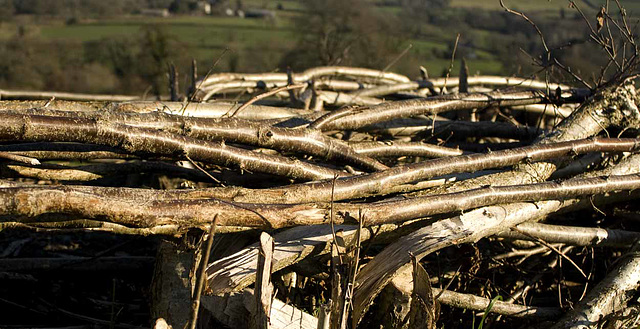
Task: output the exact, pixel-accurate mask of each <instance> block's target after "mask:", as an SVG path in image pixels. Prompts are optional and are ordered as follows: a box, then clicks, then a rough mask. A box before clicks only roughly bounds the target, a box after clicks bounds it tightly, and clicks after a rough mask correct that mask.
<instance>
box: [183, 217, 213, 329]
mask: <svg viewBox="0 0 640 329" xmlns="http://www.w3.org/2000/svg"><path fill="white" fill-rule="evenodd" d="M217 225H218V214H215V216H213V220H212V221H211V226H210V227H209V237H208V238H207V245H206V246H205V248H204V255H203V256H202V260H201V262H200V264H201V266H200V273H199V274H198V281H197V284H196V289H195V291H194V296H193V300H192V302H191V317H190V319H189V328H190V329H195V328H196V324H197V323H198V311H199V310H200V297H201V296H202V291H203V290H204V283H205V280H206V278H207V273H206V271H207V265H208V263H209V256H210V255H211V246H213V237H214V235H215V234H216V226H217Z"/></svg>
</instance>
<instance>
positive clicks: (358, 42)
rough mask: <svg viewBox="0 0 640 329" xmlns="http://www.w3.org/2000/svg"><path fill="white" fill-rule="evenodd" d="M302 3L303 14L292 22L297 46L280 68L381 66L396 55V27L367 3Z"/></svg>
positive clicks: (309, 0)
mask: <svg viewBox="0 0 640 329" xmlns="http://www.w3.org/2000/svg"><path fill="white" fill-rule="evenodd" d="M303 4H304V5H305V9H306V10H305V15H302V16H301V17H300V18H299V19H298V21H297V22H296V27H297V31H298V35H299V36H300V39H299V42H298V45H297V47H296V48H295V49H294V50H293V51H291V52H290V53H289V54H288V55H287V56H285V58H284V59H283V63H282V64H283V65H282V66H291V67H293V68H296V67H297V68H302V67H310V66H313V65H336V64H342V65H362V66H380V65H382V66H384V65H385V64H381V63H385V62H386V63H388V61H389V57H390V56H393V54H397V52H398V50H397V47H398V43H399V42H398V40H399V38H397V33H396V32H397V31H398V30H397V28H395V26H396V24H393V23H391V22H390V21H389V20H390V19H391V18H385V17H383V15H381V14H380V13H379V12H377V11H375V7H374V6H372V5H371V3H370V2H368V1H364V0H352V1H349V5H348V6H345V3H344V1H342V0H303Z"/></svg>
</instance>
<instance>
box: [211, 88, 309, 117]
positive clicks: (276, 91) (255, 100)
mask: <svg viewBox="0 0 640 329" xmlns="http://www.w3.org/2000/svg"><path fill="white" fill-rule="evenodd" d="M306 86H307V84H306V83H298V84H295V85H287V86H284V87H280V88H276V89H273V90H270V91H267V92H265V93H262V94H260V95H257V96H255V97H253V98H251V99H250V100H249V101H247V102H246V103H244V104H242V106H240V107H238V108H237V109H235V111H233V110H231V111H229V112H227V113H226V114H225V115H224V116H223V117H229V118H233V117H234V116H235V115H236V114H238V113H240V111H242V110H244V109H246V108H247V107H249V105H251V104H253V103H255V102H257V101H259V100H261V99H263V98H266V97H269V96H272V95H275V94H277V93H279V92H281V91H287V90H294V89H300V88H304V87H306ZM232 111H233V112H232Z"/></svg>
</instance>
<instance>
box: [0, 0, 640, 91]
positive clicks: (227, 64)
mask: <svg viewBox="0 0 640 329" xmlns="http://www.w3.org/2000/svg"><path fill="white" fill-rule="evenodd" d="M371 2H372V5H375V7H374V10H375V11H376V12H378V13H380V14H381V15H382V16H383V17H386V18H391V19H396V20H397V22H399V23H398V24H400V23H406V22H404V21H405V20H406V19H405V17H404V15H405V14H406V12H405V11H403V9H402V8H401V7H399V6H397V5H396V6H394V5H393V2H390V1H386V2H384V3H382V2H380V1H378V0H372V1H371ZM505 2H506V4H507V5H508V6H510V7H511V8H513V9H517V10H521V11H523V12H526V13H527V14H528V15H530V16H531V17H533V18H534V19H536V21H537V22H540V24H541V26H543V30H544V29H545V28H544V27H545V26H547V25H548V26H549V28H547V29H548V30H549V31H550V33H551V34H552V35H550V39H552V40H553V39H554V38H555V34H558V33H559V31H557V29H558V28H562V29H564V31H561V33H560V34H566V33H567V32H566V31H567V30H568V31H572V30H576V27H575V26H578V29H583V28H584V23H583V22H582V20H581V19H579V18H578V14H577V13H576V12H575V10H574V9H571V8H568V2H567V1H560V0H550V1H546V0H537V1H531V0H507V1H505ZM264 3H265V2H264V1H262V0H246V1H244V6H245V7H248V8H251V7H254V8H258V7H261V6H263V5H264ZM577 3H578V5H579V7H580V8H581V9H582V10H583V11H584V12H585V13H586V14H587V15H588V17H594V16H595V10H594V9H593V8H594V6H596V7H597V5H594V4H595V3H596V1H595V0H588V1H584V0H581V1H577ZM278 4H280V5H281V8H283V10H277V9H276V8H277V6H278ZM623 4H624V5H625V7H626V8H627V10H628V13H629V14H630V15H631V16H633V17H640V15H636V13H637V12H640V10H639V9H640V0H627V1H623ZM266 5H267V8H268V9H272V10H274V11H275V12H276V15H277V16H276V19H275V20H263V19H243V18H239V17H224V16H188V15H183V16H171V17H168V18H159V17H146V16H135V15H134V16H126V17H118V18H103V19H86V20H83V19H78V20H74V21H72V22H70V21H68V20H67V19H65V18H50V17H29V16H26V17H16V18H15V19H13V20H12V21H10V22H4V23H0V41H5V42H6V41H8V40H11V39H12V38H16V35H24V36H27V37H28V38H29V40H39V41H40V42H45V43H51V42H53V43H63V44H67V43H71V44H86V43H88V42H94V43H95V42H102V41H105V40H124V39H131V40H136V38H138V37H139V36H140V34H141V33H142V31H143V29H144V27H146V26H150V25H153V26H156V27H157V28H159V29H162V30H163V31H165V32H166V33H167V34H168V35H170V36H171V38H172V39H173V41H175V42H174V43H172V47H174V48H176V49H173V51H174V52H176V53H179V54H180V55H181V56H182V57H184V58H185V59H188V58H196V59H198V61H199V62H200V63H202V64H201V67H203V66H204V67H209V66H210V63H212V62H213V61H214V60H215V59H217V58H218V57H219V55H220V53H221V52H222V51H223V50H224V49H226V48H228V49H229V50H230V52H229V53H227V55H225V58H223V59H222V60H221V61H220V63H219V64H218V67H217V70H219V71H227V70H235V71H245V72H247V71H271V70H277V69H278V68H279V67H280V68H282V67H283V65H288V64H289V63H287V62H286V60H283V56H284V55H285V54H287V53H291V52H292V51H293V50H294V49H295V48H296V46H297V42H298V38H299V33H298V30H299V27H297V26H295V22H296V18H299V17H301V16H302V15H305V13H304V11H303V9H304V6H303V5H302V3H301V2H300V1H297V0H285V1H270V2H266ZM612 5H613V2H612ZM450 7H451V8H450V9H448V10H446V11H445V12H443V15H442V18H438V17H439V16H438V15H436V18H435V19H434V18H432V19H431V20H430V22H426V23H425V22H420V23H419V24H418V25H419V27H418V28H417V29H418V32H415V33H412V34H409V33H404V34H402V35H401V36H400V37H399V39H400V42H398V43H397V47H396V49H395V50H392V51H391V55H390V56H391V57H395V56H397V55H399V54H401V53H402V52H403V50H405V49H407V47H409V45H411V49H409V51H408V52H407V53H406V54H405V55H404V56H403V57H402V58H400V59H399V60H398V61H397V63H396V64H395V65H394V66H393V67H392V68H391V69H392V70H395V71H399V72H401V73H404V74H409V75H411V76H415V75H416V73H417V67H418V66H419V65H423V66H425V67H427V68H428V69H429V72H430V73H432V74H433V75H441V74H442V73H443V72H444V71H446V69H447V68H448V66H449V62H450V60H449V57H450V55H451V50H452V48H453V40H454V39H455V36H456V33H461V39H460V48H459V49H460V53H459V54H458V55H459V56H458V57H460V56H465V57H466V58H467V60H468V65H469V68H470V71H471V72H472V73H482V74H507V75H509V74H514V73H518V72H516V70H519V66H518V65H521V64H517V63H516V64H513V63H511V62H513V61H515V60H511V59H509V60H505V58H504V57H505V56H506V55H505V53H507V52H505V51H501V48H504V47H501V46H498V45H496V42H504V43H505V47H506V46H509V45H511V44H514V45H513V49H512V50H510V52H508V54H510V55H508V56H521V55H520V54H514V53H519V51H518V47H520V48H522V47H523V45H526V44H527V43H532V42H537V40H536V39H537V36H534V37H532V35H533V34H534V33H533V30H532V29H531V28H530V27H529V26H528V25H527V24H526V23H524V22H522V21H521V20H520V19H519V18H518V19H514V20H513V21H512V22H511V23H508V24H512V23H513V22H516V23H518V24H521V25H520V26H519V29H520V30H522V31H524V33H527V35H528V36H527V37H526V38H523V37H522V36H520V35H519V33H520V34H521V33H523V32H519V31H516V30H514V31H512V30H511V27H510V26H506V27H505V26H504V24H506V23H504V22H501V23H500V24H503V25H502V26H501V27H500V26H499V25H496V24H498V23H496V22H494V21H501V20H504V17H503V16H504V15H503V16H496V15H501V14H499V13H502V12H503V11H502V9H501V8H500V5H499V1H498V0H451V2H450ZM463 15H466V17H462V16H463ZM561 15H565V16H566V17H567V18H566V19H565V20H567V21H571V22H569V23H566V24H565V23H562V24H560V23H557V22H558V21H560V20H561V19H560V17H561ZM469 18H476V20H477V22H469ZM496 18H499V19H496ZM455 20H459V21H455ZM594 21H595V17H594ZM571 24H573V25H571ZM494 25H495V26H494ZM574 32H575V31H574ZM527 38H529V39H527ZM565 39H566V37H565ZM516 42H522V44H520V45H515V43H516ZM391 57H390V59H388V60H387V61H386V62H384V64H376V65H378V66H380V67H376V68H379V69H381V68H384V66H386V64H387V63H390V62H391ZM510 61H511V62H510ZM185 62H186V61H185ZM505 63H506V64H505ZM509 63H511V64H509ZM457 70H458V68H457V67H454V70H453V72H454V74H455V73H456V72H457ZM0 83H1V81H0ZM4 85H5V87H6V83H5V84H4Z"/></svg>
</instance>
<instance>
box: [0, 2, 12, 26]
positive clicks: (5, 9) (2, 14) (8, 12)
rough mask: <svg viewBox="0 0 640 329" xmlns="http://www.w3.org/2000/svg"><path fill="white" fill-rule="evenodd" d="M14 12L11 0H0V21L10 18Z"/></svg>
mask: <svg viewBox="0 0 640 329" xmlns="http://www.w3.org/2000/svg"><path fill="white" fill-rule="evenodd" d="M15 12H16V7H15V6H14V5H13V0H0V21H6V20H9V19H11V17H12V16H13V15H14V14H15Z"/></svg>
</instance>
